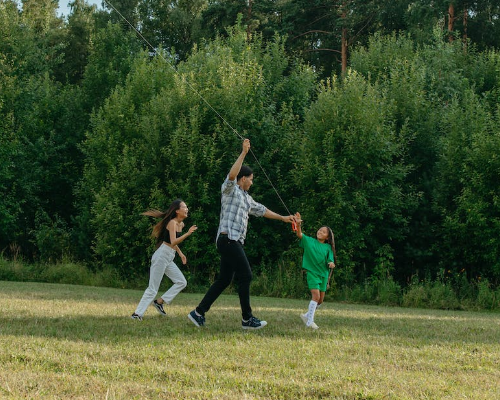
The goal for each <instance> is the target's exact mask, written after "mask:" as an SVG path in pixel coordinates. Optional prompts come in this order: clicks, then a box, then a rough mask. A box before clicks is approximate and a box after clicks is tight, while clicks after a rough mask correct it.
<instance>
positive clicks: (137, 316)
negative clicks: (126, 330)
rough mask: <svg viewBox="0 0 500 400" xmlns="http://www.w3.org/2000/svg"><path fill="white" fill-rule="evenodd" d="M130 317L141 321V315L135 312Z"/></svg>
mask: <svg viewBox="0 0 500 400" xmlns="http://www.w3.org/2000/svg"><path fill="white" fill-rule="evenodd" d="M130 318H132V319H136V320H138V321H142V317H141V316H140V315H139V314H136V313H133V314H132V316H131V317H130Z"/></svg>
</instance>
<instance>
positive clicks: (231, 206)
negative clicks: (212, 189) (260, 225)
mask: <svg viewBox="0 0 500 400" xmlns="http://www.w3.org/2000/svg"><path fill="white" fill-rule="evenodd" d="M221 194H222V195H221V211H220V222H219V229H218V231H217V238H218V237H219V235H220V233H221V232H225V233H227V235H228V237H229V239H231V240H237V241H239V242H241V243H244V242H245V237H246V234H247V228H248V216H249V215H253V216H256V217H263V216H264V214H265V213H266V210H267V209H266V207H265V206H263V205H262V204H260V203H257V202H256V201H255V200H254V199H253V198H252V196H250V195H249V194H248V192H246V191H244V190H242V189H241V188H240V187H239V186H238V184H237V183H236V179H234V180H229V176H227V177H226V180H225V181H224V183H223V184H222V186H221Z"/></svg>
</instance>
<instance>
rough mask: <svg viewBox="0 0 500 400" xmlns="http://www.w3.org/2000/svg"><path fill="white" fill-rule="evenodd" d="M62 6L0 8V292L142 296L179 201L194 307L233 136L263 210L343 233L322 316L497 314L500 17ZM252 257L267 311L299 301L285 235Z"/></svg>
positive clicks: (323, 6) (276, 230)
mask: <svg viewBox="0 0 500 400" xmlns="http://www.w3.org/2000/svg"><path fill="white" fill-rule="evenodd" d="M70 6H71V12H70V14H69V16H68V17H67V18H61V17H58V16H57V15H56V10H57V7H58V4H57V1H53V0H26V1H23V2H22V4H18V3H16V2H14V1H10V0H0V196H1V198H2V200H1V202H0V251H1V257H0V279H3V280H39V281H50V282H65V283H79V284H93V285H106V286H115V287H116V286H117V287H136V288H142V287H144V285H145V282H147V276H148V269H149V260H150V257H151V253H152V251H153V248H154V244H153V240H152V238H151V237H150V233H151V227H152V224H153V223H154V221H152V220H151V219H148V218H147V217H144V216H141V215H140V213H141V212H143V211H145V210H147V209H149V208H158V209H166V207H167V206H168V205H169V204H170V202H171V201H172V200H174V199H175V198H178V197H181V198H182V199H183V200H184V201H186V203H187V204H188V206H189V208H190V217H189V220H187V225H188V226H189V225H190V224H196V225H198V227H199V229H198V231H197V232H196V234H195V235H193V236H191V237H190V238H189V240H186V241H185V242H184V243H183V244H182V248H183V251H184V253H185V254H186V255H187V256H188V260H189V262H188V265H187V266H186V267H185V268H184V270H185V272H186V276H187V278H188V280H189V285H188V289H189V290H202V288H204V287H206V286H207V285H208V284H209V283H210V281H211V280H212V279H213V277H214V275H215V274H216V273H217V270H218V260H219V258H218V254H217V251H216V248H215V244H214V240H215V233H216V230H217V226H218V217H219V211H220V185H221V183H222V181H223V180H224V178H225V175H226V174H227V171H228V170H229V168H230V166H231V164H232V162H233V161H234V159H235V157H236V156H237V155H238V154H239V152H240V148H241V139H240V138H239V137H238V135H237V134H235V131H236V132H237V133H238V134H239V135H242V136H244V137H248V138H250V139H251V142H252V150H253V152H254V154H255V155H256V157H257V159H258V161H259V163H260V165H261V166H262V169H263V170H264V171H265V173H264V172H263V171H262V169H261V168H260V167H259V166H258V164H259V163H257V162H256V161H255V160H254V159H252V158H249V159H248V160H247V161H248V163H249V164H251V165H252V166H253V167H254V170H255V183H256V184H255V185H254V186H253V187H252V196H253V197H254V198H255V199H256V200H257V201H259V202H261V203H263V204H265V205H266V206H268V207H269V208H270V209H271V210H273V211H276V212H278V213H280V214H288V211H290V212H291V213H294V212H296V211H300V212H301V214H302V216H303V219H304V221H305V222H304V231H305V233H306V234H309V235H314V234H315V232H316V230H317V229H318V228H319V226H321V225H322V224H327V225H329V226H331V227H332V229H333V230H334V232H335V238H336V247H337V256H338V259H337V269H336V271H335V278H334V282H332V283H333V285H332V286H333V288H332V290H331V291H330V292H329V296H330V298H334V299H338V300H349V301H363V302H372V303H379V304H399V305H408V306H430V307H441V308H483V309H484V308H486V309H495V308H500V241H499V240H498V237H499V233H500V199H499V195H500V179H499V178H500V108H499V104H500V53H499V48H500V4H499V3H498V2H497V1H493V0H489V1H442V0H441V1H431V0H423V1H408V0H402V1H397V2H387V1H382V0H367V1H364V2H355V1H351V0H342V1H335V0H334V1H324V0H316V1H311V0H307V1H306V0H293V1H292V0H280V1H270V0H268V1H265V0H264V1H252V0H247V1H238V0H235V1H233V0H228V1H212V0H189V1H188V0H185V1H184V0H178V1H157V0H115V1H113V2H111V3H110V2H106V1H104V2H103V9H97V8H96V7H95V6H90V5H89V4H88V3H86V2H85V1H84V0H76V1H75V2H73V3H71V4H70ZM132 27H133V28H134V29H133V28H132ZM135 29H136V30H137V31H136V30H135ZM139 33H140V35H139ZM141 36H142V37H141ZM266 174H267V176H268V177H269V179H266ZM271 182H272V185H274V187H275V188H276V190H277V192H278V193H279V194H280V195H281V197H282V198H283V200H284V203H283V202H281V201H280V198H279V197H278V196H277V193H276V191H275V190H274V188H273V186H272V185H271ZM247 243H248V245H247V248H246V250H247V253H248V256H249V258H250V261H251V264H252V265H253V270H254V276H255V278H254V283H253V289H252V290H253V293H254V294H265V295H272V296H286V297H300V296H304V295H307V290H306V288H305V286H304V279H303V276H302V271H301V268H300V261H301V251H300V249H299V248H298V244H297V240H296V237H295V235H294V233H293V232H292V231H291V229H290V227H288V226H286V227H285V226H283V224H281V223H276V222H273V221H269V220H266V221H263V220H262V219H256V218H254V219H251V222H250V229H249V234H248V237H247Z"/></svg>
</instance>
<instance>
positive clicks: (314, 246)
mask: <svg viewBox="0 0 500 400" xmlns="http://www.w3.org/2000/svg"><path fill="white" fill-rule="evenodd" d="M299 246H300V247H302V248H303V249H304V255H303V256H302V268H304V269H305V270H306V271H307V284H308V286H309V289H319V290H320V291H321V292H326V287H327V284H328V273H329V270H328V264H329V263H331V262H334V259H333V252H332V246H330V245H329V244H328V243H321V242H320V241H319V240H318V239H316V238H312V237H310V236H307V235H304V234H302V239H301V240H300V243H299Z"/></svg>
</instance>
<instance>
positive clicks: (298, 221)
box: [294, 212, 302, 225]
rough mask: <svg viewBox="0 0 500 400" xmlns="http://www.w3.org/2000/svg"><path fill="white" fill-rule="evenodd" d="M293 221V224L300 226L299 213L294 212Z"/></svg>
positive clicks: (300, 218)
mask: <svg viewBox="0 0 500 400" xmlns="http://www.w3.org/2000/svg"><path fill="white" fill-rule="evenodd" d="M294 220H295V223H296V224H297V225H301V224H302V217H301V216H300V213H299V212H296V213H295V215H294Z"/></svg>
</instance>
